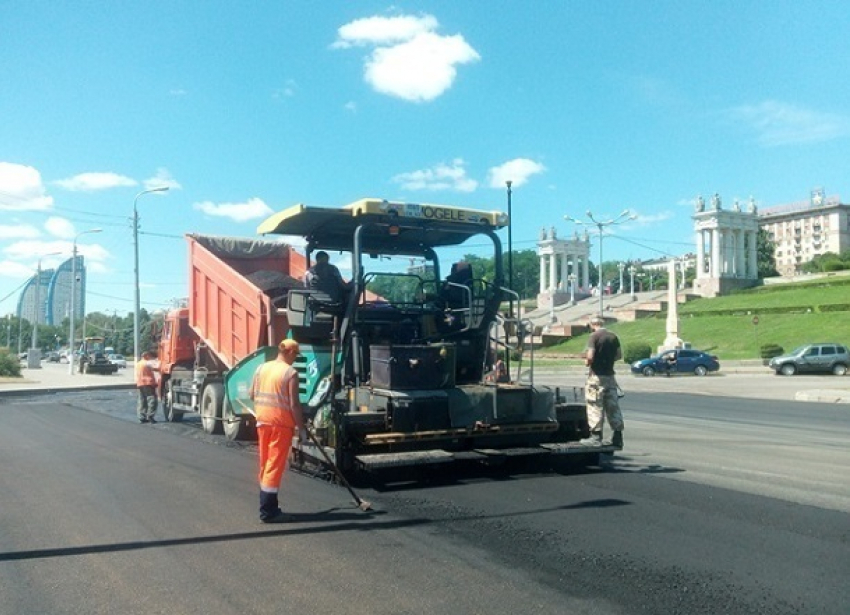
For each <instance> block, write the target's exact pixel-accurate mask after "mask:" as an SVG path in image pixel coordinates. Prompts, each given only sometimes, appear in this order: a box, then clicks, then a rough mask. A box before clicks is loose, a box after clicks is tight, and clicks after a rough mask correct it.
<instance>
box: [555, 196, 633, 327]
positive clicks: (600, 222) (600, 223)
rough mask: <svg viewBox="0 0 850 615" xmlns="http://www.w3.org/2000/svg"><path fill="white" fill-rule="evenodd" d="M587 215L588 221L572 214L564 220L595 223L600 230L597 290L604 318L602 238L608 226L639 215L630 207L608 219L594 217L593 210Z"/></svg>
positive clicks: (601, 313) (587, 223)
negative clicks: (576, 217)
mask: <svg viewBox="0 0 850 615" xmlns="http://www.w3.org/2000/svg"><path fill="white" fill-rule="evenodd" d="M585 215H586V216H587V218H588V220H589V222H586V221H584V220H576V219H575V218H573V217H572V216H564V220H567V221H568V222H572V223H573V224H584V225H588V226H590V225H593V226H595V227H596V228H597V230H598V231H599V282H598V284H597V290H598V291H599V317H600V318H604V312H603V305H602V301H603V295H604V292H603V289H602V284H603V280H602V276H603V273H602V238H603V236H604V234H605V228H606V227H608V226H613V225H615V224H622V223H623V222H627V221H628V220H635V219H636V218H637V216H636V215H635V214H633V213H632V212H630V211H629V210H628V209H624V210H623V211H622V212H620V215H619V216H617V217H616V218H609V219H608V220H597V219H596V218H594V217H593V212H591V211H590V210H587V212H585Z"/></svg>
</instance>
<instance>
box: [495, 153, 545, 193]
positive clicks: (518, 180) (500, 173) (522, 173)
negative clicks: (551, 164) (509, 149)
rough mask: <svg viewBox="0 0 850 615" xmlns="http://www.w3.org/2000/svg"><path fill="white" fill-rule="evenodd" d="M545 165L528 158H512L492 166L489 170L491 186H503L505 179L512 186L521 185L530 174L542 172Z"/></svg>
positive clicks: (526, 180)
mask: <svg viewBox="0 0 850 615" xmlns="http://www.w3.org/2000/svg"><path fill="white" fill-rule="evenodd" d="M545 170H546V167H545V166H543V165H542V164H540V163H539V162H535V161H534V160H530V159H529V158H514V159H513V160H508V161H507V162H505V163H503V164H501V165H499V166H497V167H493V168H491V169H490V171H489V177H490V180H489V185H490V187H491V188H504V187H505V182H506V181H511V185H512V186H513V187H514V188H517V187H519V186H522V185H523V184H525V183H526V182H528V179H529V178H530V177H531V176H532V175H537V174H538V173H543V172H544V171H545Z"/></svg>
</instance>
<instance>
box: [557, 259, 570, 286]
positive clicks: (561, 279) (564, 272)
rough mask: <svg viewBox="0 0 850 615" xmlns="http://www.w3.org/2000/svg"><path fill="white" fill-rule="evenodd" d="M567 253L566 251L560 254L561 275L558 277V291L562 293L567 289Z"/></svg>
mask: <svg viewBox="0 0 850 615" xmlns="http://www.w3.org/2000/svg"><path fill="white" fill-rule="evenodd" d="M568 262H569V261H568V259H567V253H566V251H564V252H562V253H561V275H560V276H558V290H560V291H564V290H566V288H567V263H568Z"/></svg>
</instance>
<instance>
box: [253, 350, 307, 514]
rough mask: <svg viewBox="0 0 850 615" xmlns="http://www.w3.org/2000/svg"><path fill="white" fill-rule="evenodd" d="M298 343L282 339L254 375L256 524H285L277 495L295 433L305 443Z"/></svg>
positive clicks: (305, 434) (305, 433)
mask: <svg viewBox="0 0 850 615" xmlns="http://www.w3.org/2000/svg"><path fill="white" fill-rule="evenodd" d="M298 354H299V347H298V342H296V341H295V340H291V339H285V340H283V341H282V342H281V343H280V344H279V345H278V354H277V358H276V359H275V360H274V361H268V362H267V363H264V364H263V365H261V366H260V367H259V368H257V371H256V373H255V374H254V381H253V383H252V386H251V392H250V397H251V399H252V400H253V401H254V413H255V416H256V417H257V440H258V448H259V453H260V471H259V482H260V520H261V521H262V522H263V523H282V522H284V521H286V520H287V516H286V515H284V513H283V511H281V509H280V505H279V502H278V497H277V494H278V491H279V489H280V481H281V479H282V478H283V472H284V470H286V462H287V459H288V458H289V449H290V448H291V447H292V438H293V437H294V435H295V430H296V429H297V430H298V434H299V437H300V438H301V440H302V441H303V442H306V441H307V437H308V436H307V432H306V430H305V428H304V415H303V411H302V408H301V402H300V401H299V399H298V373H297V372H296V370H295V368H294V367H293V364H294V362H295V359H296V358H297V357H298Z"/></svg>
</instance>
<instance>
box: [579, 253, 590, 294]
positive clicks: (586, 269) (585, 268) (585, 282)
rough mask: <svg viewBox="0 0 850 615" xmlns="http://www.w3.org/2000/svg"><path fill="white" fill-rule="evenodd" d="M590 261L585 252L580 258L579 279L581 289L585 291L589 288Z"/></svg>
mask: <svg viewBox="0 0 850 615" xmlns="http://www.w3.org/2000/svg"><path fill="white" fill-rule="evenodd" d="M589 261H590V259H589V258H588V253H587V252H585V253H584V256H582V260H581V279H582V284H581V287H582V288H583V289H584V290H585V291H587V289H588V288H590V262H589Z"/></svg>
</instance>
